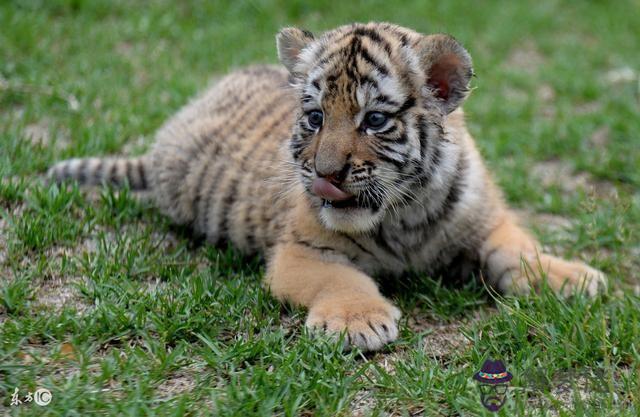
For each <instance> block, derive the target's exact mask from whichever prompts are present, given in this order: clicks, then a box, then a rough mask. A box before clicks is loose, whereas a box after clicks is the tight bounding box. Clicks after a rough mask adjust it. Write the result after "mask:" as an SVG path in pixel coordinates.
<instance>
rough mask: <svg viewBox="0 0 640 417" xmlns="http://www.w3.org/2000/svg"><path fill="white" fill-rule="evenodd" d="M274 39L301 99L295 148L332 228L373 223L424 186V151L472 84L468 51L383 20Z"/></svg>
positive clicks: (289, 31) (315, 202)
mask: <svg viewBox="0 0 640 417" xmlns="http://www.w3.org/2000/svg"><path fill="white" fill-rule="evenodd" d="M277 45H278V55H279V58H280V61H281V62H282V64H283V65H284V66H285V67H286V68H287V69H288V70H289V73H290V79H291V83H292V85H293V86H294V88H295V89H296V91H297V93H298V96H299V99H300V106H301V111H300V112H299V114H298V117H297V120H296V124H295V127H294V132H293V136H292V139H291V142H290V149H291V152H292V156H293V160H294V161H295V163H296V165H297V166H299V173H300V176H301V179H302V183H303V185H304V187H305V189H306V191H307V193H308V196H309V199H310V201H311V203H312V206H313V207H315V208H317V209H318V210H319V216H320V219H321V221H322V222H323V223H324V225H325V226H326V227H328V228H330V229H333V230H338V231H342V232H348V233H359V232H366V231H368V230H371V229H372V228H373V227H375V226H376V225H377V224H378V223H379V222H380V221H381V220H382V218H383V217H384V215H385V213H386V212H388V211H390V210H394V209H396V208H397V207H398V206H402V205H406V204H408V203H410V202H411V201H412V200H413V199H415V198H416V196H417V195H418V194H420V187H421V186H422V184H423V182H424V180H425V176H426V175H428V173H429V165H430V164H431V163H433V161H432V159H433V158H432V155H431V156H430V157H427V153H428V152H427V151H426V149H427V148H428V147H429V146H430V143H433V144H437V142H438V141H442V140H443V128H442V126H443V121H444V120H443V119H444V117H446V115H447V114H449V113H450V112H452V111H453V110H454V109H455V108H457V107H458V106H459V105H460V104H461V102H462V101H463V100H464V98H465V97H466V95H467V92H468V91H469V88H468V87H469V80H470V78H471V75H472V67H471V58H470V57H469V54H468V53H467V51H466V50H465V49H464V48H463V47H462V46H461V45H460V44H459V43H458V42H457V41H456V40H454V39H453V38H452V37H450V36H447V35H440V34H438V35H429V36H425V35H421V34H419V33H416V32H414V31H411V30H409V29H405V28H402V27H399V26H395V25H391V24H387V23H368V24H353V25H348V26H342V27H339V28H337V29H335V30H331V31H329V32H326V33H324V34H322V35H321V36H317V37H316V36H314V35H313V34H312V33H310V32H307V31H303V30H300V29H296V28H286V29H283V30H282V31H280V33H279V34H278V36H277ZM434 146H435V145H434Z"/></svg>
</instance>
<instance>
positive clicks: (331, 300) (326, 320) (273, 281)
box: [266, 243, 400, 350]
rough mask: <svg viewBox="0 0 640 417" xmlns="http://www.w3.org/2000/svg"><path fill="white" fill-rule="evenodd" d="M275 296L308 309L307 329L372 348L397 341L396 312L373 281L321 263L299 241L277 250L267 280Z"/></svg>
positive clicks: (333, 264)
mask: <svg viewBox="0 0 640 417" xmlns="http://www.w3.org/2000/svg"><path fill="white" fill-rule="evenodd" d="M266 281H267V282H266V283H267V286H268V287H269V289H270V291H271V292H272V294H273V295H275V296H276V297H277V298H279V299H280V300H283V301H288V302H290V303H292V304H295V305H300V306H304V307H307V308H308V309H309V315H308V317H307V322H306V325H307V327H309V328H312V329H322V330H324V331H326V332H328V333H330V334H339V333H340V332H343V331H346V339H347V340H346V343H347V344H352V345H356V346H358V347H360V348H361V349H363V350H376V349H379V348H381V347H382V346H383V345H385V344H386V343H388V342H391V341H393V340H395V339H396V338H397V337H398V325H397V321H398V319H399V318H400V311H399V310H398V309H397V308H396V307H394V306H393V305H392V304H391V303H390V302H389V301H387V300H386V299H385V298H384V297H383V296H382V295H380V292H379V291H378V288H377V286H376V284H375V283H374V282H373V280H372V279H371V278H370V277H369V276H367V275H366V274H364V273H362V272H360V271H358V270H357V269H356V268H354V267H352V266H349V265H346V264H342V263H338V262H331V261H327V260H325V259H323V255H322V253H319V252H318V251H316V250H315V249H312V248H308V247H305V246H302V245H300V244H297V243H283V244H280V245H278V246H277V247H276V248H275V251H274V256H273V258H272V259H271V260H270V263H269V268H268V271H267V278H266Z"/></svg>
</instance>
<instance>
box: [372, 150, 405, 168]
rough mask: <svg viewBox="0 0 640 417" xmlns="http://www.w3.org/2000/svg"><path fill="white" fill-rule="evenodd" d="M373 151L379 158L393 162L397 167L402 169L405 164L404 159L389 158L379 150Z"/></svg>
mask: <svg viewBox="0 0 640 417" xmlns="http://www.w3.org/2000/svg"><path fill="white" fill-rule="evenodd" d="M375 153H376V155H377V156H378V158H379V159H380V160H382V161H385V162H388V163H390V164H393V165H395V167H396V168H398V169H402V168H403V167H404V165H405V162H404V161H399V160H397V159H393V158H390V157H388V156H387V155H385V154H383V153H382V152H379V151H377V150H376V151H375Z"/></svg>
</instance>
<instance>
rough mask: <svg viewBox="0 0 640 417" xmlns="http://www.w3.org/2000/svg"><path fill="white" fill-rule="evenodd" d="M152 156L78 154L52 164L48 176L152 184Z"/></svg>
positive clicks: (136, 186) (133, 185)
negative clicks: (106, 156)
mask: <svg viewBox="0 0 640 417" xmlns="http://www.w3.org/2000/svg"><path fill="white" fill-rule="evenodd" d="M149 167H150V163H149V159H148V158H147V157H145V156H141V157H138V158H74V159H67V160H66V161H61V162H58V163H57V164H55V165H54V166H52V167H51V168H49V171H48V172H47V178H48V179H49V180H50V181H53V182H58V183H60V182H63V181H66V180H76V181H78V182H79V183H80V184H84V185H100V184H112V185H115V186H120V187H121V186H123V185H124V184H125V182H128V183H129V186H130V187H131V189H132V190H146V189H148V188H149V175H148V174H149Z"/></svg>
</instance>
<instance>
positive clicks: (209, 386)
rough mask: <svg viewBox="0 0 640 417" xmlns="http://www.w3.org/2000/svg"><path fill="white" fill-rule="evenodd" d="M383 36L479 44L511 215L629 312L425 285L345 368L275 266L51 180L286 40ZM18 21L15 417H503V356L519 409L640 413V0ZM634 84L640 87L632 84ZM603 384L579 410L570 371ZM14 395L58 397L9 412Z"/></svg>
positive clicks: (125, 198) (121, 5)
mask: <svg viewBox="0 0 640 417" xmlns="http://www.w3.org/2000/svg"><path fill="white" fill-rule="evenodd" d="M368 20H387V21H392V22H395V23H399V24H402V25H405V26H409V27H412V28H414V29H416V30H419V31H422V32H448V33H451V34H453V35H454V36H456V37H457V38H458V39H459V40H460V41H462V43H463V44H464V45H465V46H466V47H467V48H468V50H469V51H470V53H471V55H472V56H473V57H474V65H475V69H476V73H477V75H478V76H477V78H476V79H475V80H474V87H475V89H474V91H473V94H472V95H471V97H470V98H469V99H468V101H467V103H466V105H465V110H466V113H467V119H468V122H469V126H470V129H471V131H472V133H473V134H474V136H475V137H476V138H477V141H478V145H479V147H480V148H481V151H482V152H483V154H484V155H485V157H486V159H487V163H488V165H489V166H490V167H491V169H492V171H493V172H494V173H495V177H496V179H497V180H498V182H499V183H500V184H501V186H502V187H503V188H504V190H505V194H506V197H507V199H508V200H509V202H510V203H511V204H512V205H514V206H515V207H517V208H519V209H522V210H525V211H526V212H527V213H529V214H530V216H531V217H533V221H532V227H533V229H534V230H535V231H536V233H537V234H538V235H539V236H540V238H541V240H542V241H543V242H544V243H545V244H547V245H549V246H550V250H552V251H554V252H558V253H563V254H565V255H566V256H567V257H574V258H582V259H584V260H586V261H588V262H589V263H591V264H593V265H594V266H596V267H598V268H601V269H603V270H604V271H605V272H606V273H607V274H608V275H609V277H610V280H611V284H612V285H611V288H610V290H609V291H608V292H607V294H605V295H604V296H603V297H601V298H599V299H596V300H594V301H589V300H586V299H584V298H582V297H576V298H574V299H571V300H560V299H558V298H556V297H555V296H553V295H551V294H550V293H549V292H548V291H543V292H542V294H541V295H540V296H539V297H530V298H507V299H503V298H500V297H497V296H492V295H488V294H487V291H486V290H485V289H484V288H483V287H482V286H481V285H479V284H475V285H474V284H469V285H466V286H451V285H444V284H443V283H441V282H440V281H438V280H431V279H429V278H427V277H421V276H417V277H414V279H413V280H411V281H410V282H403V283H392V284H389V285H385V287H389V288H388V292H387V294H388V295H389V296H390V297H391V298H393V299H394V301H395V302H396V303H397V304H398V305H399V306H401V308H402V311H403V313H404V316H403V320H402V322H401V337H400V339H399V340H398V341H397V342H396V343H394V344H392V345H390V346H389V347H388V349H386V350H385V351H383V352H381V353H378V354H366V355H365V354H362V353H361V352H357V351H355V352H349V353H344V352H341V351H340V349H338V347H337V345H336V344H335V343H332V342H331V341H328V340H318V339H316V338H313V337H312V336H311V335H309V334H307V333H306V332H305V330H304V329H303V327H302V323H303V322H304V314H305V313H304V311H301V310H297V309H290V308H288V307H283V306H281V305H280V304H279V303H278V302H276V301H275V300H274V299H272V298H271V297H270V296H269V295H268V294H267V293H266V292H265V291H264V290H263V289H262V288H261V285H260V281H261V278H262V275H263V265H262V264H261V263H260V262H259V261H258V260H254V259H245V258H242V257H241V256H240V255H238V254H237V253H235V252H234V251H233V249H232V248H229V249H226V250H225V249H216V248H211V247H207V246H203V245H201V244H200V243H198V242H194V241H193V239H191V238H190V237H189V234H188V233H187V232H185V231H184V230H182V229H179V228H175V227H174V226H171V225H170V223H169V221H168V220H167V219H165V218H163V217H162V216H161V215H159V214H158V213H157V212H156V211H155V210H154V209H153V208H152V207H149V205H148V204H147V203H145V202H139V201H136V199H135V198H134V196H133V195H132V193H130V192H128V191H127V190H124V191H120V192H116V191H113V190H109V189H103V190H97V191H96V190H93V191H85V190H81V189H78V188H77V187H74V186H71V185H68V186H64V187H56V186H49V187H47V186H44V185H42V183H41V182H40V177H39V175H40V174H41V173H42V172H43V171H44V170H45V169H46V168H47V167H48V166H50V165H51V164H52V163H53V162H54V161H57V160H59V159H63V158H67V157H71V156H85V155H106V154H112V153H142V152H144V150H145V148H146V147H147V146H148V145H149V144H150V143H151V142H152V135H153V132H154V131H155V130H156V129H157V128H158V127H159V126H160V124H161V123H162V122H163V121H164V120H165V119H166V118H167V117H169V116H170V115H171V114H172V113H174V112H175V111H176V110H177V109H178V108H179V107H180V106H181V105H183V104H184V103H185V102H186V101H187V100H188V99H189V97H191V96H192V95H193V94H195V93H196V92H197V91H199V90H201V89H202V88H203V87H204V86H206V85H207V83H208V82H209V80H210V79H211V77H212V76H214V75H217V74H218V75H219V74H222V73H224V72H226V71H228V70H229V69H231V68H236V67H239V66H242V65H246V64H249V63H253V62H275V55H276V54H275V45H274V34H275V33H276V31H277V30H278V28H279V27H282V26H286V25H298V26H302V27H305V28H308V29H311V30H316V31H321V30H323V29H328V28H332V27H334V26H336V25H338V24H342V23H347V22H351V21H368ZM0 27H2V30H1V31H0V177H1V178H2V181H1V182H0V414H10V415H34V416H36V415H37V416H42V415H44V416H62V415H64V416H85V415H130V416H133V415H162V416H181V415H209V414H214V415H238V416H248V415H274V414H275V415H284V416H295V415H319V416H335V415H350V414H351V413H352V411H353V407H354V404H355V403H356V402H358V401H356V400H363V401H365V402H366V401H367V400H369V401H370V402H371V403H370V407H369V408H368V409H366V410H368V411H366V410H365V415H386V414H392V415H412V413H419V412H422V413H424V415H490V413H489V412H487V411H485V410H484V409H483V408H482V406H481V405H480V402H479V395H478V391H477V387H476V385H475V382H474V381H473V380H472V379H471V376H472V375H473V373H474V372H475V371H477V370H478V369H479V367H480V365H481V363H482V362H483V360H484V359H486V358H487V357H494V358H500V359H502V360H504V362H505V363H506V364H507V366H508V369H509V371H510V372H512V373H513V375H514V380H513V381H512V384H511V386H512V389H511V391H510V399H509V401H508V403H507V405H505V407H504V409H503V410H502V411H501V412H500V413H499V415H505V416H506V415H522V414H538V415H542V414H544V413H545V412H546V411H550V410H555V411H556V412H558V413H559V414H560V415H567V416H569V415H603V416H608V415H637V414H638V413H639V412H640V382H639V381H640V369H639V363H640V362H639V360H640V353H639V351H640V325H639V322H640V298H639V297H638V295H634V287H635V286H636V285H637V284H639V282H638V280H639V278H640V276H639V274H638V269H639V268H640V233H638V231H639V230H640V170H639V169H638V167H640V118H639V117H638V108H639V105H640V102H639V100H640V84H639V83H640V81H639V80H638V73H639V72H640V5H639V4H638V2H637V1H634V0H627V1H621V2H617V3H615V5H613V4H610V3H607V2H600V1H590V2H561V1H553V0H541V1H535V2H534V1H531V2H498V1H487V2H466V3H464V4H463V3H458V4H454V3H453V2H435V1H422V0H415V1H408V2H402V4H400V3H399V2H398V3H394V2H384V1H369V2H331V1H320V0H315V1H288V2H285V1H276V0H272V1H257V0H256V1H233V2H232V1H229V2H225V1H213V2H204V1H203V2H199V1H192V2H180V3H178V2H171V1H160V0H158V1H150V2H128V1H106V0H105V1H102V0H96V1H82V0H53V1H44V0H42V1H37V0H32V1H29V0H24V1H5V2H2V4H0ZM621 68H630V69H631V71H632V74H633V75H634V77H635V79H634V77H631V78H630V79H626V80H625V79H622V80H618V81H611V80H610V74H611V71H615V70H619V69H621ZM36 136H37V137H40V138H43V137H44V140H37V138H36ZM30 137H31V139H29V138H30ZM542 163H544V164H545V165H541V164H542ZM541 167H543V168H541ZM545 167H546V168H545ZM557 168H562V169H565V170H564V171H563V170H562V169H560V170H559V171H558V172H559V173H560V174H559V175H560V178H558V179H557V180H555V181H553V179H552V180H551V181H547V180H544V179H543V178H542V177H541V176H540V175H537V174H535V173H536V172H538V173H540V172H543V173H544V171H547V172H549V171H551V173H553V170H554V169H557ZM572 184H573V185H572ZM591 185H597V188H596V189H597V192H593V190H592V187H591ZM542 213H546V214H550V215H552V216H550V215H545V216H542V215H541V214H542ZM554 219H555V220H554ZM557 219H560V220H562V221H563V222H564V223H563V224H565V223H566V225H565V226H566V227H565V228H564V230H557V229H556V228H553V227H550V226H549V225H548V224H547V223H548V222H551V221H552V220H553V221H556V220H557ZM443 329H444V330H443ZM443 332H444V333H443ZM454 341H462V342H461V344H458V345H452V343H453V342H454ZM441 345H443V346H444V348H442V349H436V347H437V346H441ZM69 350H71V353H70V352H69ZM532 372H533V373H534V374H535V375H537V376H538V377H539V378H537V379H536V381H538V382H539V381H543V383H536V384H534V382H533V381H532V378H531V375H532ZM589 373H591V374H593V375H595V377H592V378H590V379H588V381H587V382H589V384H588V388H586V389H585V388H584V387H583V391H585V392H587V394H588V395H586V396H580V395H579V394H578V392H579V391H580V387H581V386H584V378H582V379H580V378H573V382H572V385H571V392H570V394H569V396H568V397H567V398H566V401H565V402H561V401H559V400H558V398H559V396H558V395H557V392H555V391H554V387H557V386H558V383H559V382H558V381H559V379H561V378H562V377H563V375H564V376H566V375H588V374H589ZM16 387H18V388H19V389H20V392H21V394H22V396H24V395H26V392H27V391H32V392H33V391H34V390H35V389H36V388H38V387H46V388H48V389H50V390H51V391H52V393H53V401H52V402H51V404H49V405H48V406H46V407H39V406H37V405H34V404H23V405H21V406H18V407H15V406H11V405H10V400H11V394H12V393H13V391H14V389H15V388H16Z"/></svg>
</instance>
